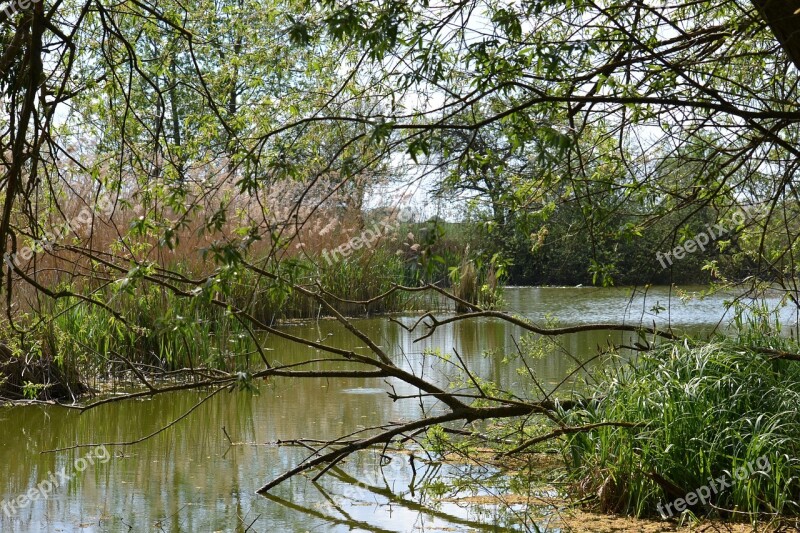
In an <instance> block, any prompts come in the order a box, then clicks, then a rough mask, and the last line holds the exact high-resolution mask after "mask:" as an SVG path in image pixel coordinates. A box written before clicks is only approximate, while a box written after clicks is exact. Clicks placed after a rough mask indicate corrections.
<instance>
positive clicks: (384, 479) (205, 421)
mask: <svg viewBox="0 0 800 533" xmlns="http://www.w3.org/2000/svg"><path fill="white" fill-rule="evenodd" d="M697 290H699V288H697ZM727 299H730V297H729V296H728V297H726V296H720V295H717V296H713V297H710V298H706V299H703V300H697V299H694V300H689V301H685V302H684V301H681V300H680V299H679V298H678V297H677V294H676V293H675V292H674V291H672V292H670V290H669V289H668V288H651V289H650V290H649V291H648V292H647V294H646V295H645V294H643V293H636V294H632V291H631V289H623V288H612V289H596V288H530V287H521V288H508V289H506V291H505V301H506V309H507V310H509V311H511V312H513V313H516V314H520V315H524V316H526V317H529V318H531V319H532V320H534V321H536V322H537V323H540V324H543V323H545V322H546V321H548V320H550V321H556V322H557V323H558V325H561V326H566V325H574V324H585V323H597V322H615V323H622V322H625V323H639V322H640V321H643V322H645V323H646V324H652V323H653V321H655V322H656V323H657V324H658V325H659V327H667V326H671V327H673V328H675V329H682V330H685V331H692V332H694V333H696V334H703V333H707V332H708V331H710V330H712V329H714V328H715V327H717V326H718V325H720V324H722V325H724V324H725V317H724V314H725V306H724V302H725V300H727ZM770 303H771V304H772V305H775V304H777V298H772V299H770ZM659 306H660V307H663V308H665V309H663V310H660V311H658V312H656V311H655V310H654V308H657V307H659ZM399 320H401V321H402V322H404V323H406V324H411V323H413V321H414V320H415V317H413V316H404V317H399ZM781 320H782V322H784V323H785V324H791V323H793V321H794V316H793V315H792V314H791V313H790V312H789V311H788V310H785V311H783V313H782V315H781ZM355 323H356V325H357V326H358V327H359V328H361V329H363V330H364V331H366V332H367V333H369V334H370V336H371V338H373V339H375V340H376V341H377V342H379V343H380V344H381V346H382V347H383V348H384V349H385V350H386V351H387V352H388V353H390V354H391V355H392V357H393V358H394V359H395V361H396V362H397V364H399V365H402V366H403V367H406V368H411V369H414V370H415V371H417V372H421V373H424V375H425V376H426V377H428V378H430V379H433V380H435V381H437V382H440V383H443V384H446V383H447V382H448V380H449V375H450V372H449V370H448V365H446V364H445V363H443V362H442V361H441V360H440V359H438V358H436V357H435V356H433V355H431V353H430V351H431V350H438V351H440V352H441V353H442V354H452V353H453V350H454V349H455V350H457V351H458V353H459V354H460V355H461V356H462V357H463V358H464V359H465V361H467V363H468V364H469V365H470V367H471V369H472V371H473V372H474V373H475V374H477V375H479V376H481V377H482V378H484V379H489V380H495V381H498V382H500V383H501V384H503V385H504V386H505V387H509V388H524V387H527V386H530V383H526V382H525V380H524V379H523V377H521V376H520V375H519V374H518V373H517V372H516V368H515V367H514V366H513V365H509V364H505V363H503V361H502V359H503V354H504V353H513V352H515V351H516V345H515V342H518V341H519V338H520V336H521V335H522V331H521V330H520V329H519V328H516V327H514V326H510V325H508V324H507V323H505V322H502V321H499V320H477V321H470V322H456V323H452V324H449V325H447V326H443V327H441V328H440V329H438V330H437V331H436V332H435V333H434V334H433V335H432V336H430V337H428V338H427V339H424V340H423V341H420V342H414V341H415V339H417V338H418V337H419V336H420V333H419V332H417V333H409V332H407V331H405V330H404V329H403V328H401V327H400V326H398V325H397V324H395V323H393V322H391V321H390V320H388V319H387V318H386V317H377V318H369V319H360V320H356V321H355ZM286 327H287V329H289V330H291V331H292V333H295V334H297V335H301V336H304V337H306V338H310V339H313V340H316V339H324V341H325V342H327V343H329V344H331V345H334V346H340V347H346V348H348V349H356V350H358V351H363V352H364V353H367V351H366V349H365V348H364V347H363V346H361V343H360V342H359V341H358V339H354V337H353V336H352V335H350V334H349V333H347V332H346V331H344V330H343V329H342V328H341V327H340V326H339V325H338V324H337V323H335V322H334V321H331V320H322V321H319V322H314V323H306V324H299V325H292V326H286ZM787 331H790V332H791V331H792V330H791V329H789V328H787ZM196 341H197V342H203V340H202V339H196ZM621 341H623V342H629V341H630V335H628V336H627V337H626V335H623V334H620V333H613V334H612V333H608V332H603V331H594V332H585V333H578V334H574V335H569V336H567V337H564V338H563V339H561V341H560V343H561V346H560V347H556V348H554V349H553V350H552V351H551V353H550V354H549V355H547V356H546V357H543V358H540V359H537V360H535V361H533V363H532V366H533V370H534V372H535V373H536V375H537V376H538V377H539V378H540V380H541V381H542V382H543V383H544V384H545V386H549V387H552V386H554V385H555V384H556V383H558V382H560V381H561V380H562V379H563V378H564V377H565V376H566V375H567V374H568V373H569V372H570V371H571V370H572V369H574V368H575V365H576V363H575V360H574V359H573V358H572V357H569V356H567V355H566V354H565V351H568V352H570V353H571V354H572V355H574V356H575V357H577V358H578V359H586V358H588V357H590V356H591V354H593V353H594V352H595V350H596V348H597V346H598V345H599V346H602V345H605V344H607V343H609V342H621ZM266 346H267V347H268V348H269V350H270V351H269V352H268V354H269V357H270V358H271V359H273V360H275V361H281V362H283V363H288V362H291V361H294V360H301V359H302V358H303V357H307V356H308V355H313V354H314V350H312V349H311V348H308V347H303V346H297V345H295V344H290V343H288V342H285V341H282V340H280V339H274V338H268V339H266ZM386 390H389V386H388V385H387V384H386V383H384V382H383V381H382V380H378V379H363V378H361V379H357V378H351V379H303V380H299V379H295V380H287V379H280V378H276V379H272V380H270V381H269V382H264V383H262V384H261V386H260V393H259V394H257V395H253V394H250V393H248V392H244V391H242V392H233V393H231V392H227V391H226V392H222V393H220V394H217V395H216V396H214V397H213V398H212V399H210V400H208V401H206V402H205V403H203V404H202V405H200V406H199V407H197V409H195V410H194V411H193V412H192V413H191V414H189V415H188V416H187V417H186V418H185V419H183V420H181V421H180V422H178V423H177V424H176V425H174V426H173V427H171V428H169V429H168V430H166V431H164V432H162V433H160V434H158V435H157V436H155V437H153V438H150V439H148V440H145V441H144V442H141V443H139V444H136V445H132V446H108V447H107V448H105V449H102V448H98V449H95V448H81V449H76V450H70V451H64V452H58V453H44V454H43V453H41V452H42V451H44V450H48V449H53V448H59V447H66V446H72V445H75V444H86V443H120V442H128V441H133V440H136V439H140V438H142V437H144V436H146V435H149V434H150V433H152V432H154V431H156V430H158V429H159V428H161V427H163V426H165V425H167V424H169V423H170V422H172V421H174V420H175V419H176V418H178V417H180V416H181V415H183V414H184V413H186V412H187V411H189V410H190V409H191V408H192V407H193V406H195V405H196V404H197V403H198V402H199V400H200V399H202V398H203V397H204V394H201V393H197V392H181V393H172V394H167V395H162V396H158V397H156V398H153V399H147V400H143V401H129V402H123V403H119V404H111V405H106V406H102V407H99V408H97V409H94V410H91V411H88V412H86V413H84V414H79V413H77V412H76V411H73V410H69V409H66V408H63V407H58V406H17V407H9V408H3V409H2V410H0V419H2V437H0V464H2V465H3V476H2V478H0V479H1V481H0V500H1V501H0V505H1V506H0V531H3V532H6V531H74V530H80V531H412V530H420V531H473V530H475V531H482V530H486V531H496V530H498V528H497V527H496V526H495V525H496V524H497V523H502V522H503V521H504V520H505V519H506V518H507V516H505V515H504V514H503V513H508V511H509V510H508V509H504V508H499V507H497V506H478V505H463V504H459V503H458V502H455V501H443V502H438V503H437V502H431V501H427V500H425V499H424V498H422V497H421V495H420V493H419V491H418V490H416V491H415V490H413V487H415V486H418V482H419V481H420V480H421V479H423V478H425V477H426V476H428V477H432V476H444V477H447V476H454V475H460V474H459V473H458V472H459V471H458V469H456V468H455V467H452V466H449V465H427V466H426V465H424V464H423V463H422V458H421V457H418V458H417V461H416V463H415V465H416V469H412V468H411V465H410V463H409V458H408V455H404V454H399V453H395V454H392V457H393V460H392V461H391V463H390V464H389V465H388V466H385V467H384V468H381V467H380V464H379V457H378V454H377V453H376V452H373V451H365V452H362V453H360V454H357V455H355V456H353V457H352V458H351V459H349V460H348V461H347V462H345V463H343V464H342V465H341V468H340V469H335V470H332V471H331V472H330V474H329V475H326V476H324V477H322V478H321V479H320V480H319V482H318V483H314V482H312V481H311V479H310V477H309V478H306V477H297V478H295V479H292V480H289V481H287V482H285V483H283V484H282V485H279V486H278V487H277V488H275V489H273V491H272V492H271V495H270V496H269V497H263V496H259V495H257V494H256V493H255V491H256V490H257V489H258V488H259V487H260V486H262V485H263V484H264V483H266V482H268V481H270V480H271V479H273V478H274V477H276V476H277V475H279V474H280V473H282V472H284V471H285V470H287V469H289V468H291V467H293V466H295V465H296V464H297V463H299V462H300V461H301V460H302V459H303V458H304V457H305V456H306V454H307V450H305V449H303V448H302V447H298V446H279V445H277V444H276V443H277V441H280V440H286V439H295V438H314V439H327V438H333V437H337V436H340V435H343V434H346V433H349V432H352V431H355V430H357V429H360V428H364V427H366V426H370V425H374V424H376V423H379V422H383V421H388V420H410V419H413V418H416V417H417V416H418V415H419V405H418V403H417V402H415V401H398V402H392V401H391V400H390V399H389V398H387V396H386V395H385V393H384V392H385V391H386ZM397 391H398V392H400V393H403V392H407V393H411V392H413V390H412V389H410V388H408V387H405V388H404V387H402V386H398V387H397ZM434 412H435V411H434ZM223 428H224V430H223ZM226 433H227V435H228V436H229V437H230V439H231V440H232V441H234V443H235V444H234V445H233V446H232V445H231V444H230V442H229V440H228V437H227V436H226ZM106 452H107V454H106ZM66 478H69V479H66ZM412 478H413V483H412ZM46 482H50V485H51V486H48V484H47V483H46ZM37 487H39V488H37ZM26 493H28V494H29V495H30V496H31V499H32V500H34V501H31V502H29V503H27V504H26V505H24V506H23V505H19V499H18V496H20V495H23V494H26ZM15 499H17V500H16V502H17V503H16V505H15V504H13V503H12V502H13V501H14V500H15Z"/></svg>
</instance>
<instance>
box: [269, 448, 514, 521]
mask: <svg viewBox="0 0 800 533" xmlns="http://www.w3.org/2000/svg"><path fill="white" fill-rule="evenodd" d="M393 463H394V461H393ZM441 467H442V465H441V464H440V463H437V464H426V465H425V466H423V467H421V468H420V467H417V468H416V469H415V471H414V475H413V476H412V478H411V480H410V482H409V485H408V492H407V494H409V495H411V497H412V498H413V497H414V495H415V494H417V493H419V492H420V490H422V487H423V485H424V484H425V482H426V481H430V480H433V479H434V478H435V477H436V476H437V474H438V473H439V471H440V469H441ZM420 470H422V474H421V475H420V476H419V477H417V474H419V471H420ZM381 472H382V474H383V470H381ZM328 475H329V476H330V477H332V478H333V479H335V480H336V481H338V482H339V483H337V486H338V487H341V493H340V494H334V493H333V492H332V491H331V490H329V489H326V488H325V487H324V486H323V485H322V484H321V483H317V482H312V483H313V485H314V487H315V488H316V489H317V490H318V491H319V493H320V494H321V495H322V497H323V498H324V500H325V502H326V503H325V504H323V505H322V506H314V507H312V506H304V505H302V504H300V503H298V502H297V501H296V500H295V501H289V500H286V499H284V498H280V497H277V496H274V495H272V494H270V493H267V494H265V495H264V496H265V497H266V498H268V499H269V500H271V501H273V502H275V503H277V504H279V505H281V506H283V507H286V508H288V509H292V510H294V511H298V512H302V513H304V514H306V515H307V516H312V517H314V518H318V519H320V520H323V521H325V522H326V523H327V524H330V525H342V526H347V527H350V528H362V529H366V530H368V531H374V532H384V531H398V530H399V529H385V528H384V527H382V526H380V525H377V524H374V523H372V522H370V521H368V520H365V519H364V518H363V517H359V516H355V515H358V514H359V513H357V512H354V511H355V510H357V509H358V507H360V506H362V505H365V504H369V505H374V506H380V507H389V508H390V511H389V512H390V513H392V512H398V511H395V510H392V507H393V506H397V507H399V508H400V509H401V510H403V511H407V512H410V513H414V514H416V516H417V518H416V519H415V521H417V522H419V521H424V520H425V518H426V517H428V518H430V519H433V520H439V521H442V522H445V524H446V525H443V526H441V527H448V528H453V527H457V526H461V527H463V528H471V529H472V530H477V531H505V530H507V528H504V527H502V526H500V525H498V524H487V523H484V522H481V521H478V520H470V519H468V518H464V517H463V516H458V515H457V514H453V513H448V512H445V511H442V510H440V509H436V508H435V505H436V503H435V502H431V503H430V504H426V503H423V501H422V500H423V498H422V497H421V496H420V501H416V500H414V499H411V498H407V497H405V495H404V494H403V493H399V492H397V491H395V490H393V489H392V484H393V482H397V481H398V480H397V479H394V478H391V479H390V478H387V477H386V476H384V475H382V476H381V479H380V480H379V481H378V482H375V483H369V482H366V481H363V480H359V479H356V478H355V477H353V476H351V475H349V474H347V473H346V472H345V471H344V470H342V469H341V468H339V467H333V468H331V469H330V470H328ZM365 496H371V497H372V498H373V500H372V501H367V500H366V499H365ZM376 497H378V498H380V499H381V500H382V501H379V500H378V498H376ZM401 516H402V515H401ZM409 526H410V524H408V523H403V524H402V529H403V530H407V529H408V528H409Z"/></svg>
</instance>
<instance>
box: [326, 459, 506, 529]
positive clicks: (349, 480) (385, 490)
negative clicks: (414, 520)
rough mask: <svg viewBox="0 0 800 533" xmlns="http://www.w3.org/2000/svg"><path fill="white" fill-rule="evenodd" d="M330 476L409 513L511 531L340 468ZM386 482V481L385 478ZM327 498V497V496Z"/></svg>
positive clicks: (335, 469)
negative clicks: (427, 503) (411, 497)
mask: <svg viewBox="0 0 800 533" xmlns="http://www.w3.org/2000/svg"><path fill="white" fill-rule="evenodd" d="M329 475H331V476H333V477H334V478H336V479H338V480H339V481H341V482H342V483H346V484H348V485H354V486H357V487H359V488H361V489H364V490H366V491H369V492H371V493H372V494H377V495H378V496H382V497H384V498H386V499H387V500H389V502H390V503H395V504H397V505H399V506H401V507H404V508H406V509H408V510H409V511H415V512H418V513H424V514H427V515H429V516H432V517H434V518H439V519H441V520H446V521H447V522H450V523H452V524H457V525H461V526H468V527H471V528H474V529H477V530H480V531H511V530H510V529H508V528H501V527H500V526H499V525H497V524H485V523H482V522H477V521H474V520H468V519H466V518H460V517H458V516H455V515H451V514H449V513H446V512H444V511H437V510H436V509H432V508H430V507H426V506H425V505H422V504H420V503H418V502H415V501H414V500H408V499H406V498H403V497H402V496H400V495H399V494H396V493H395V492H393V491H392V489H391V488H389V486H388V483H387V486H386V487H378V486H374V485H369V484H367V483H364V482H363V481H358V480H357V479H356V478H354V477H352V476H351V475H349V474H347V473H346V472H345V471H344V470H342V469H341V468H339V467H333V468H331V469H330V470H329ZM427 475H428V473H427V472H426V473H425V474H424V475H423V479H424V478H425V477H426V476H427ZM384 482H386V479H385V478H384ZM315 486H316V487H317V488H318V489H319V490H320V492H324V489H323V488H322V487H321V486H319V485H318V484H316V483H315ZM326 498H327V496H326Z"/></svg>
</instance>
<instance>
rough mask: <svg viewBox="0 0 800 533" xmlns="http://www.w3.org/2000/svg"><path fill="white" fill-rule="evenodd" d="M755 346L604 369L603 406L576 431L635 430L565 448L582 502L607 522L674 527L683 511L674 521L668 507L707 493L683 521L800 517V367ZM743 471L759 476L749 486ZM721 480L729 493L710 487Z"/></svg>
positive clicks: (576, 418)
mask: <svg viewBox="0 0 800 533" xmlns="http://www.w3.org/2000/svg"><path fill="white" fill-rule="evenodd" d="M762 340H765V341H766V340H768V339H762ZM748 341H752V339H748ZM762 345H763V344H762ZM750 346H752V344H751V342H747V343H743V342H742V340H741V339H740V340H739V341H734V340H720V341H716V342H710V343H706V344H702V345H691V344H690V343H688V342H683V343H677V342H676V343H667V344H665V345H662V346H660V347H659V348H657V349H655V350H654V351H652V352H649V353H647V354H644V355H640V356H639V357H637V358H636V359H635V361H633V362H632V363H630V364H627V365H625V366H623V367H622V368H617V369H614V370H606V372H607V374H606V376H605V379H601V380H600V381H599V383H600V384H599V385H598V386H597V388H596V392H595V396H596V397H597V398H599V401H597V402H596V403H593V404H590V405H591V406H590V407H588V408H586V409H582V410H580V411H576V412H574V413H571V414H570V415H569V422H570V423H572V424H575V425H578V424H591V423H596V422H605V421H622V422H632V423H635V424H638V426H637V427H635V428H627V427H602V428H598V429H595V430H593V431H591V432H588V433H582V434H576V435H574V436H572V437H571V438H570V439H569V440H568V443H567V446H566V460H567V465H568V469H569V472H570V476H571V479H572V482H573V487H574V488H575V489H576V490H577V492H578V493H579V494H580V495H581V496H584V497H591V498H596V500H595V501H596V502H597V505H598V507H599V508H600V509H601V510H603V511H613V512H619V513H626V514H635V515H636V516H647V515H656V516H657V515H659V514H660V515H661V516H675V517H677V516H679V515H680V514H682V513H681V512H680V510H677V511H678V512H676V509H675V507H674V506H673V507H672V513H669V512H668V511H667V510H666V507H665V506H666V504H668V503H671V502H675V500H676V499H677V498H685V497H686V496H687V495H688V494H689V493H691V492H695V491H698V489H701V488H702V487H709V489H711V490H709V491H708V492H711V495H710V497H709V498H707V501H706V502H699V501H697V502H695V504H694V505H690V506H688V509H686V510H685V511H683V513H692V514H694V515H698V516H699V515H705V516H722V517H727V518H735V519H744V518H746V519H749V520H756V519H760V520H763V519H765V518H771V517H776V516H778V515H782V516H786V515H797V514H798V511H800V507H799V506H798V501H799V500H798V498H800V414H798V406H799V405H800V362H797V361H788V360H781V359H776V358H775V357H774V356H773V355H769V354H764V353H759V352H758V351H755V350H753V349H751V348H750ZM765 461H768V464H767V463H766V462H765ZM748 464H749V465H755V466H753V467H751V468H748V469H747V472H746V475H745V471H743V470H741V467H746V466H747V465H748ZM722 476H725V479H726V480H727V481H728V482H729V483H730V486H728V487H723V486H722V485H721V484H718V483H716V484H715V483H712V481H713V480H717V479H719V478H720V477H722ZM740 478H741V479H740ZM715 485H716V490H714V487H715Z"/></svg>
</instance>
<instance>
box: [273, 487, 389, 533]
mask: <svg viewBox="0 0 800 533" xmlns="http://www.w3.org/2000/svg"><path fill="white" fill-rule="evenodd" d="M263 496H264V497H265V498H267V499H268V500H271V501H273V502H275V503H277V504H279V505H283V506H284V507H287V508H289V509H291V510H293V511H299V512H301V513H305V514H307V515H311V516H314V517H316V518H319V519H322V520H325V521H327V522H329V523H331V524H339V525H346V526H349V527H351V528H361V529H366V530H368V531H373V532H375V533H394V532H393V531H391V530H389V529H381V528H378V527H374V526H372V525H371V524H368V523H367V522H364V521H361V520H353V519H351V518H347V519H341V518H337V517H335V516H329V515H327V514H325V513H322V512H320V511H317V510H314V509H310V508H308V507H303V506H302V505H299V504H296V503H293V502H291V501H289V500H284V499H283V498H279V497H278V496H275V495H274V494H264V495H263Z"/></svg>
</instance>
